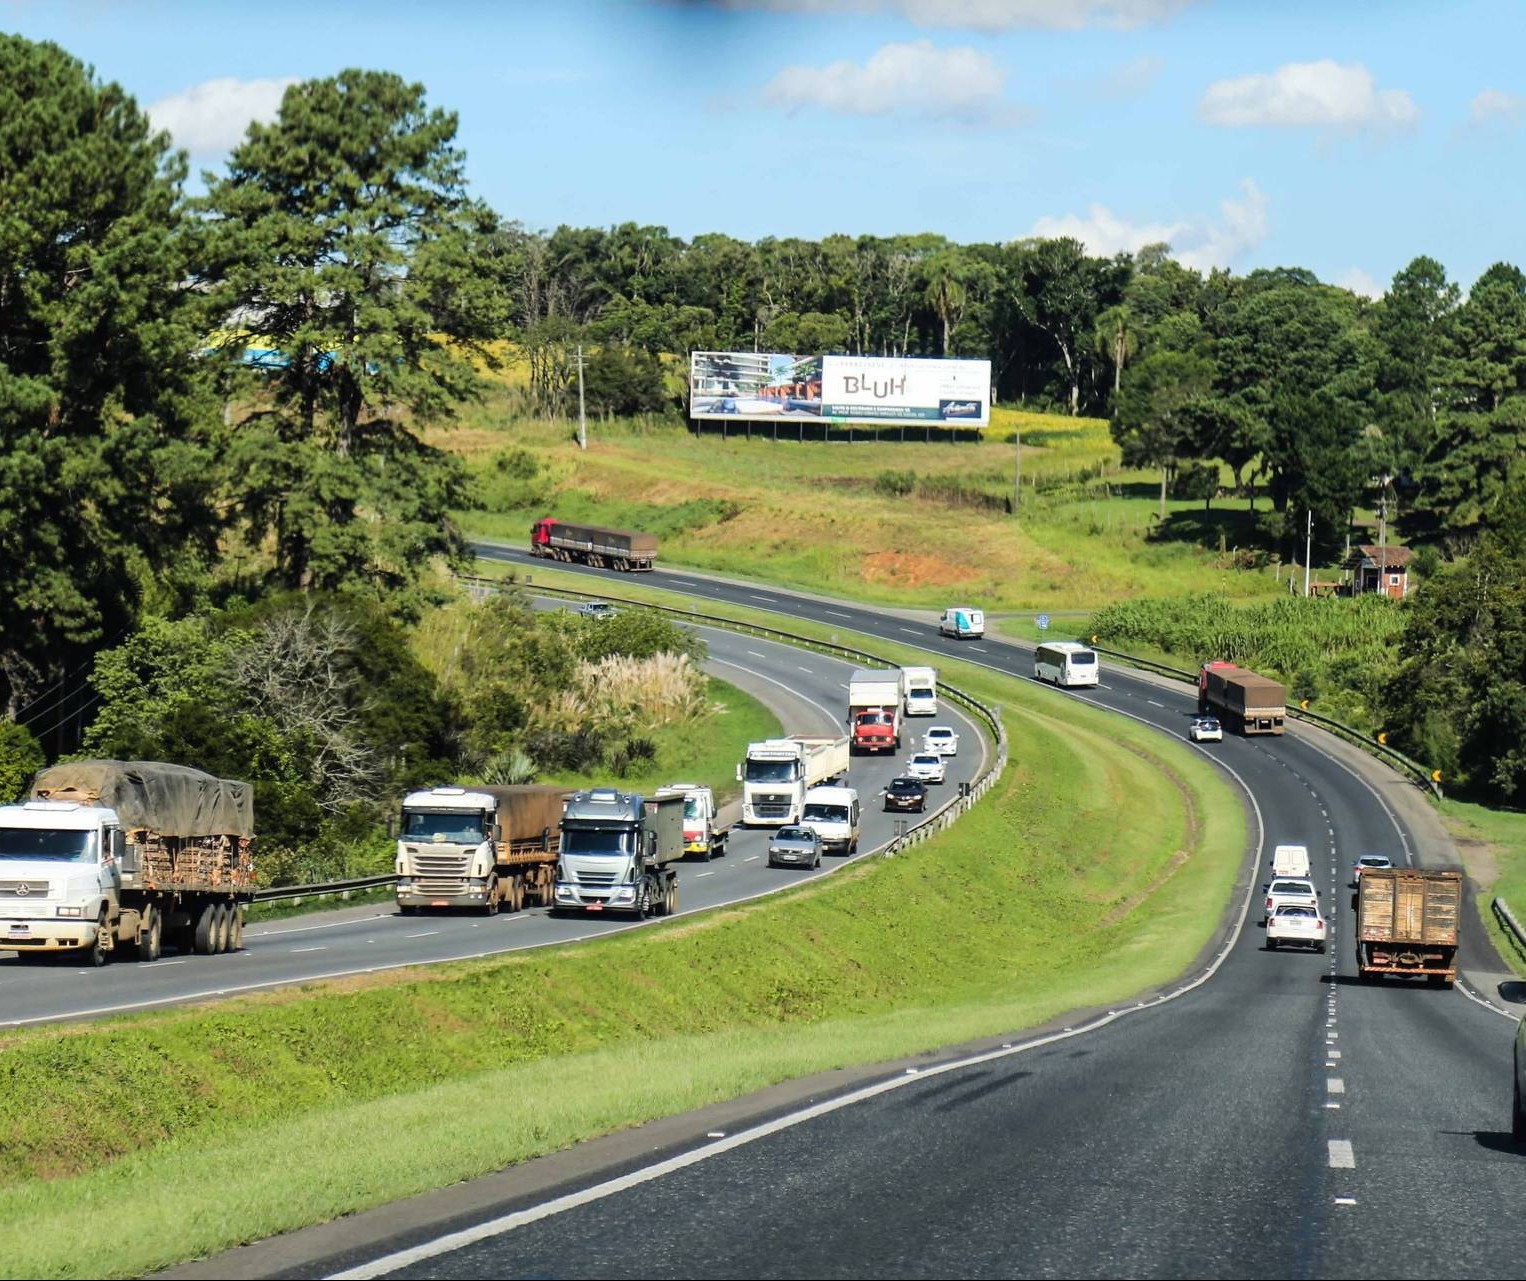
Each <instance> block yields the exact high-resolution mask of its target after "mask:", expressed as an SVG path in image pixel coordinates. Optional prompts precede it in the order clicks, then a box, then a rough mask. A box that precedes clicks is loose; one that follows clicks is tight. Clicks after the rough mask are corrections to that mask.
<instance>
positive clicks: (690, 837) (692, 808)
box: [662, 783, 731, 863]
mask: <svg viewBox="0 0 1526 1281" xmlns="http://www.w3.org/2000/svg"><path fill="white" fill-rule="evenodd" d="M662 791H664V792H678V793H679V794H680V795H682V796H683V798H684V855H685V857H687V856H688V855H690V854H693V855H695V856H696V857H698V858H701V859H704V861H705V862H707V863H708V862H709V861H710V860H711V859H713V858H721V857H722V856H723V855H724V854H725V853H726V846H727V844H728V843H729V842H730V840H731V826H730V824H726V823H722V822H721V817H720V812H719V810H718V809H717V808H716V804H715V793H714V792H713V791H711V790H710V789H709V788H708V787H701V786H700V785H699V784H698V783H669V784H668V785H667V786H666V787H664V788H662Z"/></svg>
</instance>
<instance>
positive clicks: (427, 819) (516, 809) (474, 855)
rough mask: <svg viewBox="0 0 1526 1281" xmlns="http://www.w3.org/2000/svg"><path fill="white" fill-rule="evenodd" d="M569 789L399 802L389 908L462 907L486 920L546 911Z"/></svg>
mask: <svg viewBox="0 0 1526 1281" xmlns="http://www.w3.org/2000/svg"><path fill="white" fill-rule="evenodd" d="M571 794H572V792H571V789H569V788H565V787H544V786H540V785H537V784H523V785H520V786H514V787H488V786H483V787H432V788H430V789H429V790H428V791H425V792H410V793H409V794H408V796H406V797H405V798H404V799H403V814H402V825H401V829H400V831H399V833H398V839H397V877H398V880H397V905H398V908H399V910H400V911H402V912H403V914H404V915H408V914H411V913H414V912H417V911H418V910H419V909H420V908H422V907H470V908H475V909H476V910H478V911H480V912H485V913H486V914H487V915H489V916H491V915H493V913H495V912H498V911H507V912H517V911H519V909H520V908H522V907H524V906H525V905H526V904H531V905H534V906H537V907H550V906H551V901H552V890H553V888H554V886H555V883H556V841H557V831H558V829H559V828H560V827H561V823H562V805H563V804H564V803H565V801H566V799H567V797H568V796H570V795H571Z"/></svg>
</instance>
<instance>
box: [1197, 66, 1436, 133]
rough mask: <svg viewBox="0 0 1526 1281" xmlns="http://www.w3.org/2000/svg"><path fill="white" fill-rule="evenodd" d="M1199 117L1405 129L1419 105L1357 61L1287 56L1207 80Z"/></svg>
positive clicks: (1230, 122)
mask: <svg viewBox="0 0 1526 1281" xmlns="http://www.w3.org/2000/svg"><path fill="white" fill-rule="evenodd" d="M1197 113H1198V119H1200V120H1203V121H1205V122H1206V123H1208V124H1211V125H1227V126H1229V127H1231V128H1236V127H1240V126H1244V125H1289V126H1295V127H1296V126H1304V127H1307V126H1315V127H1325V128H1332V129H1395V128H1398V129H1407V128H1410V127H1411V126H1413V125H1414V124H1415V122H1416V121H1417V120H1418V119H1419V118H1420V109H1419V108H1418V107H1416V106H1415V102H1414V99H1412V98H1411V97H1410V96H1409V94H1407V93H1406V92H1405V91H1404V90H1403V89H1379V88H1378V87H1377V86H1376V84H1375V83H1374V82H1373V78H1372V72H1370V71H1368V70H1367V68H1366V67H1364V66H1363V65H1362V64H1361V63H1360V62H1353V63H1351V64H1350V65H1348V66H1341V65H1340V64H1339V63H1336V62H1332V61H1331V60H1330V59H1328V58H1326V59H1324V60H1323V61H1321V62H1290V63H1288V64H1287V65H1286V66H1284V67H1279V68H1277V70H1276V71H1274V72H1272V73H1271V74H1270V75H1253V76H1237V77H1236V78H1235V79H1233V80H1219V81H1216V82H1214V83H1213V84H1211V85H1209V86H1208V89H1207V91H1206V92H1205V93H1204V94H1203V99H1202V101H1201V102H1199V103H1198V109H1197Z"/></svg>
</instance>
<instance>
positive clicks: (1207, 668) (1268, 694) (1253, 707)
mask: <svg viewBox="0 0 1526 1281" xmlns="http://www.w3.org/2000/svg"><path fill="white" fill-rule="evenodd" d="M1287 701H1288V693H1287V690H1286V689H1285V688H1284V687H1283V685H1282V683H1281V682H1280V681H1274V680H1272V679H1271V678H1270V677H1269V676H1258V675H1256V673H1255V672H1252V671H1247V670H1246V669H1245V668H1243V667H1237V666H1236V665H1235V664H1234V663H1223V662H1215V663H1204V664H1203V666H1202V668H1201V670H1199V672H1198V678H1197V710H1198V715H1199V716H1208V715H1210V714H1212V713H1215V712H1216V713H1218V717H1219V719H1220V720H1221V721H1223V722H1224V724H1225V726H1226V727H1227V728H1229V729H1232V730H1234V731H1235V732H1236V733H1240V734H1280V733H1282V724H1283V721H1285V720H1286V719H1287V714H1288V711H1287Z"/></svg>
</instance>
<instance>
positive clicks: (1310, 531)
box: [1303, 507, 1314, 597]
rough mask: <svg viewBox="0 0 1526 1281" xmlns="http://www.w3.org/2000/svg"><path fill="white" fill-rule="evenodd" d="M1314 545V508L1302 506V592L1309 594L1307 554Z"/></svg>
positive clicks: (1308, 554)
mask: <svg viewBox="0 0 1526 1281" xmlns="http://www.w3.org/2000/svg"><path fill="white" fill-rule="evenodd" d="M1313 547H1314V510H1313V508H1309V507H1306V508H1304V530H1303V594H1304V595H1305V596H1306V597H1307V596H1308V594H1309V556H1310V553H1311V552H1312V550H1313Z"/></svg>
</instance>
